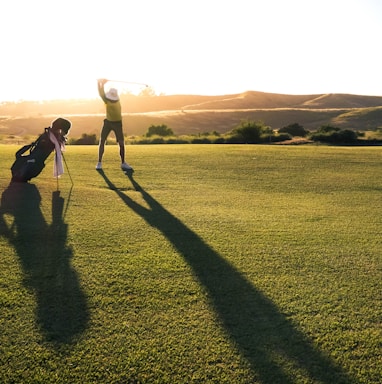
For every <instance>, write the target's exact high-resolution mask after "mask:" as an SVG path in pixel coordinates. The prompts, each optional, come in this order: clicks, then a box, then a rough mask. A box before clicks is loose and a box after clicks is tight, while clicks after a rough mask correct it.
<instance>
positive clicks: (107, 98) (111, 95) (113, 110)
mask: <svg viewBox="0 0 382 384" xmlns="http://www.w3.org/2000/svg"><path fill="white" fill-rule="evenodd" d="M107 82H108V80H106V79H99V80H98V93H99V95H100V97H101V99H102V100H103V102H104V103H105V106H106V119H105V120H104V121H103V127H102V130H101V139H100V142H99V147H98V163H97V165H96V169H98V170H101V169H102V157H103V153H104V151H105V142H106V139H107V137H108V136H109V134H110V132H111V131H113V132H114V134H115V138H116V140H117V142H118V144H119V155H120V157H121V169H122V170H123V171H132V170H133V168H132V167H131V166H130V165H129V164H127V163H126V162H125V140H124V137H123V131H122V114H121V103H120V101H119V96H118V91H117V90H116V89H115V88H110V90H109V91H108V92H106V93H105V84H106V83H107Z"/></svg>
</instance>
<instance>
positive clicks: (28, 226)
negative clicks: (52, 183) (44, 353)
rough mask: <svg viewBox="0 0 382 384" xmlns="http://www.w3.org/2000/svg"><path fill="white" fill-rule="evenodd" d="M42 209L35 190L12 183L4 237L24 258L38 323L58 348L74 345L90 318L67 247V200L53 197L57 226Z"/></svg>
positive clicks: (0, 222) (4, 203)
mask: <svg viewBox="0 0 382 384" xmlns="http://www.w3.org/2000/svg"><path fill="white" fill-rule="evenodd" d="M40 203H41V196H40V193H39V191H38V189H37V187H36V186H35V185H33V184H29V183H11V184H10V185H9V187H8V188H7V189H6V190H5V191H4V192H3V194H2V197H1V208H0V212H1V215H0V229H1V232H0V233H1V235H2V236H5V237H6V238H7V239H8V241H9V243H10V244H12V245H13V246H14V248H15V250H16V252H17V255H18V256H19V258H20V263H21V266H22V269H23V272H24V284H25V286H26V287H28V288H29V289H31V290H32V291H33V293H34V295H35V297H36V322H37V324H38V326H39V328H40V330H41V332H42V334H43V335H44V337H45V338H46V340H47V341H49V342H52V343H53V344H55V343H58V344H61V343H71V342H73V341H74V340H75V338H76V337H77V336H79V335H80V334H81V333H82V332H83V331H84V330H85V329H86V326H87V322H88V319H89V314H88V309H87V301H86V298H85V295H84V293H83V291H82V289H81V286H80V284H79V280H78V277H77V273H76V271H75V270H74V269H73V267H72V266H71V264H70V259H71V258H72V256H73V253H72V249H71V248H70V247H69V246H68V245H67V244H66V242H67V233H68V225H67V224H66V223H65V222H64V211H63V210H64V203H65V200H64V198H63V197H61V196H60V192H59V191H55V192H53V193H52V221H51V224H48V222H47V221H46V220H45V218H44V215H43V213H42V211H41V208H40ZM6 216H7V217H8V219H7V220H6Z"/></svg>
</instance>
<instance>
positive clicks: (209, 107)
mask: <svg viewBox="0 0 382 384" xmlns="http://www.w3.org/2000/svg"><path fill="white" fill-rule="evenodd" d="M121 102H122V108H123V111H124V116H123V119H124V125H125V126H126V132H127V133H128V134H129V135H142V134H143V133H145V132H146V131H147V128H148V127H149V126H150V125H152V124H154V125H159V124H166V125H168V126H169V127H170V128H171V129H172V130H173V131H174V132H175V133H176V134H190V133H198V132H200V133H201V132H211V131H218V132H221V133H224V132H227V131H229V130H231V129H232V128H234V127H235V126H236V125H237V124H239V123H240V121H241V120H242V119H251V120H261V121H264V123H266V124H267V125H269V126H271V127H272V128H274V129H277V128H281V127H283V126H286V125H288V124H292V123H296V122H297V123H299V124H301V125H303V126H304V127H305V128H306V129H309V130H315V129H317V128H319V127H320V126H321V125H324V124H332V125H335V126H338V127H340V128H350V129H355V130H375V129H377V128H378V127H382V96H362V95H352V94H321V95H284V94H276V93H265V92H257V91H248V92H244V93H241V94H233V95H220V96H199V95H160V96H135V95H130V94H127V95H122V96H121ZM56 116H64V117H67V118H69V119H71V120H72V122H73V128H72V131H71V135H72V136H73V137H79V136H81V135H82V133H89V134H90V133H96V134H98V133H99V130H100V127H101V125H102V120H103V116H104V106H103V103H102V101H101V100H100V99H99V98H98V97H97V98H94V99H87V100H52V101H44V102H32V101H23V102H18V103H2V104H0V135H3V136H4V135H21V136H25V135H32V136H33V135H36V134H38V133H40V132H41V130H42V129H43V128H44V127H46V126H48V125H49V124H50V122H51V121H52V120H53V119H54V118H55V117H56Z"/></svg>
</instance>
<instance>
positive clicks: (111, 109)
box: [104, 98, 122, 121]
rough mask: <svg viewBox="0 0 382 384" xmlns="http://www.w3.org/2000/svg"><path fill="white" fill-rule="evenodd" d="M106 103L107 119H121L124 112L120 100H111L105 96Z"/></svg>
mask: <svg viewBox="0 0 382 384" xmlns="http://www.w3.org/2000/svg"><path fill="white" fill-rule="evenodd" d="M104 103H105V105H106V119H108V120H109V121H121V120H122V113H121V103H120V101H119V100H118V101H110V100H108V99H106V98H105V99H104Z"/></svg>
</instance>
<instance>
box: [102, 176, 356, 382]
mask: <svg viewBox="0 0 382 384" xmlns="http://www.w3.org/2000/svg"><path fill="white" fill-rule="evenodd" d="M99 173H100V174H101V175H102V176H103V178H104V179H105V181H106V183H107V185H108V186H109V188H110V189H112V190H113V191H115V192H116V193H117V195H118V196H119V197H120V198H121V199H122V200H123V202H124V203H125V204H126V205H127V206H128V207H129V208H131V209H132V210H133V211H134V212H135V213H137V214H138V215H140V216H141V217H142V218H143V219H144V220H146V222H147V223H148V224H149V225H151V226H152V227H155V228H157V229H159V230H160V231H161V232H162V233H163V235H164V236H165V237H166V238H167V239H168V240H169V241H170V242H171V243H172V244H173V245H174V247H175V248H176V249H177V250H178V252H179V253H180V254H181V255H182V256H183V257H184V259H185V260H186V261H187V263H188V264H189V265H190V266H191V268H192V269H193V271H194V273H195V275H196V277H197V278H198V280H199V281H200V283H201V284H202V285H203V286H204V287H205V288H206V290H207V292H208V294H209V298H210V301H211V304H212V306H213V308H214V310H215V312H216V314H217V316H218V317H219V318H220V321H221V323H222V324H223V326H224V328H225V330H226V331H227V333H228V334H229V335H230V337H231V338H232V340H233V342H234V343H235V344H236V345H237V347H238V349H239V350H240V352H241V354H242V355H243V356H244V357H245V358H246V359H247V361H248V362H249V363H250V365H251V367H252V369H253V371H254V373H255V375H257V376H258V377H259V382H261V383H263V384H276V383H282V384H289V383H296V382H302V381H304V380H303V379H302V377H304V376H307V377H308V378H309V382H317V383H325V384H333V383H336V384H340V383H342V384H344V383H347V384H349V383H355V381H354V380H352V379H351V378H350V377H349V376H348V375H347V374H346V373H345V372H344V371H343V370H342V369H341V368H340V367H338V366H336V364H335V363H334V362H333V361H331V360H330V358H328V357H327V356H325V355H324V354H323V353H322V352H320V351H319V350H317V349H316V348H315V347H314V346H313V344H312V342H311V341H310V340H309V339H308V338H307V337H306V336H305V335H304V334H303V333H301V332H300V331H299V330H298V329H296V327H295V326H294V325H293V324H292V323H291V322H290V321H289V320H288V319H287V318H286V317H285V316H284V315H283V314H282V313H280V311H279V310H278V308H277V306H276V305H275V304H273V302H272V301H271V300H269V299H268V298H267V297H266V296H264V295H263V294H262V293H261V292H260V291H259V290H257V289H256V288H255V287H254V286H253V285H252V284H251V283H250V282H249V281H248V280H246V278H245V277H244V276H243V275H242V274H241V273H240V272H239V271H238V270H237V269H235V268H234V267H233V266H232V265H231V264H229V263H228V262H227V261H226V260H225V259H224V258H223V257H222V256H220V255H219V254H218V253H217V252H216V251H214V250H213V249H212V248H211V247H210V246H208V245H207V244H206V243H205V242H204V241H203V240H202V239H201V238H200V237H199V236H198V235H197V234H196V233H195V232H193V231H192V230H190V229H189V228H187V226H186V225H184V224H183V223H182V222H181V221H180V220H179V219H177V218H176V217H175V216H173V215H172V214H171V213H170V212H169V211H167V210H166V209H165V208H164V207H163V206H162V205H161V204H160V203H159V202H158V201H156V200H155V199H154V198H153V197H152V196H151V195H150V194H149V193H147V192H146V191H145V190H144V189H143V188H142V187H141V186H140V185H139V184H138V183H137V182H136V181H135V180H134V178H133V176H132V174H128V176H129V178H130V180H131V182H132V184H133V185H134V188H135V190H136V191H139V192H140V193H141V195H142V197H143V198H144V200H145V202H146V203H147V204H148V206H149V208H147V207H144V206H142V205H140V204H138V203H136V202H135V201H134V200H133V199H131V198H130V197H129V196H127V195H126V194H125V193H123V192H121V191H120V190H119V189H118V188H117V187H116V186H115V185H114V184H113V183H112V182H111V181H110V179H109V178H108V177H107V176H106V175H105V173H104V172H103V171H100V172H99ZM227 241H229V239H227ZM291 372H293V373H291ZM298 376H299V377H298Z"/></svg>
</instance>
